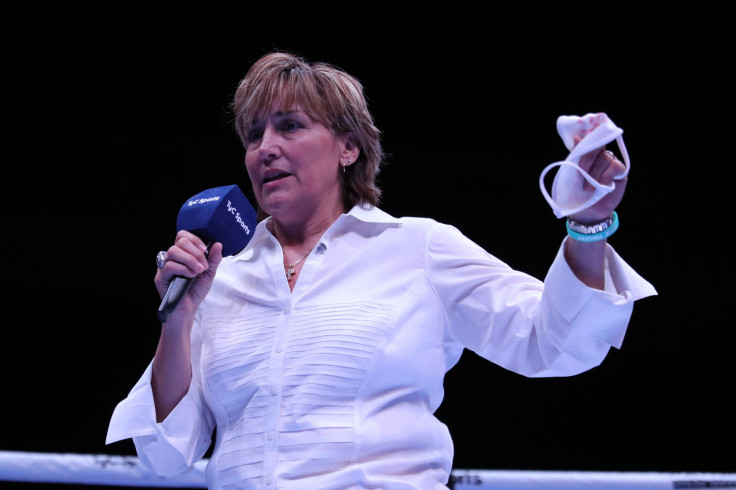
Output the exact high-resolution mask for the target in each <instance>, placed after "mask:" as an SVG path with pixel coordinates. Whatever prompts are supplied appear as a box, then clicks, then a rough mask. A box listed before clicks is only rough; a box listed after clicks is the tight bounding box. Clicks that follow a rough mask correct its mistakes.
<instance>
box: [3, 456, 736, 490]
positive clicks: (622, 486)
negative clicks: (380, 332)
mask: <svg viewBox="0 0 736 490" xmlns="http://www.w3.org/2000/svg"><path fill="white" fill-rule="evenodd" d="M206 465H207V460H202V461H199V462H198V463H196V464H195V465H194V468H193V469H192V470H191V471H189V472H188V473H185V474H182V475H177V476H175V477H171V478H163V477H160V476H157V475H156V474H154V473H153V472H152V471H150V470H149V469H147V468H146V467H144V466H143V465H142V464H141V463H140V461H139V460H138V458H136V457H134V456H111V455H107V454H97V455H94V454H93V455H88V454H53V453H28V452H13V451H0V481H16V482H40V483H76V484H87V485H110V486H129V487H169V488H174V487H188V488H206V483H205V476H204V468H205V466H206ZM452 478H453V481H454V488H455V490H471V489H472V490H486V489H488V490H490V489H494V490H499V489H501V490H575V489H596V490H660V489H661V490H673V489H674V490H677V489H700V488H736V473H635V472H586V471H504V470H455V471H453V472H452Z"/></svg>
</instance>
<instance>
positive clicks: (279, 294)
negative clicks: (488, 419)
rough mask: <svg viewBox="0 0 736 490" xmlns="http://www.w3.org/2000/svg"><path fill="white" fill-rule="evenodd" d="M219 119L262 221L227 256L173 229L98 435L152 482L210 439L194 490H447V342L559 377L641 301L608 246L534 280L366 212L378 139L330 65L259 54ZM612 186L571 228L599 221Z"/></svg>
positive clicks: (568, 251)
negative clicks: (133, 351) (185, 280)
mask: <svg viewBox="0 0 736 490" xmlns="http://www.w3.org/2000/svg"><path fill="white" fill-rule="evenodd" d="M234 112H235V115H236V128H237V131H238V134H239V135H240V138H241V139H242V141H243V144H244V146H245V149H246V153H245V163H246V167H247V170H248V175H249V177H250V180H251V183H252V185H253V191H254V193H255V197H256V200H257V202H258V206H259V208H260V213H261V215H262V216H263V218H264V219H262V220H261V221H260V222H259V224H258V227H257V229H256V231H255V233H254V236H253V238H252V240H251V241H250V242H249V244H248V246H247V247H246V248H245V249H244V250H243V251H242V252H241V253H239V254H237V255H236V256H233V257H227V258H225V259H223V258H222V248H221V245H220V244H215V245H214V246H212V248H211V250H210V251H209V252H207V250H206V246H205V244H204V243H202V241H201V240H199V239H198V238H197V237H196V236H194V235H192V234H190V233H188V232H186V231H182V232H180V233H178V234H177V237H176V241H175V244H174V245H173V246H172V247H171V248H169V249H168V251H167V253H166V260H165V261H164V264H163V266H162V267H161V268H160V269H159V270H158V272H157V273H156V278H155V284H156V287H157V288H158V290H159V293H160V294H161V295H163V294H164V293H165V292H166V289H167V287H168V284H169V282H170V281H171V280H172V278H173V277H174V276H176V275H184V276H187V277H192V278H196V279H195V280H193V281H192V287H191V288H190V290H189V291H188V293H187V295H186V296H185V297H184V299H183V300H182V301H181V302H180V303H179V305H178V307H177V308H176V310H174V312H173V313H172V314H171V315H170V316H169V318H168V320H167V321H166V323H165V324H164V325H163V326H162V330H161V337H160V341H159V345H158V348H157V350H156V354H155V357H154V359H153V361H152V363H151V365H150V366H149V367H148V369H147V370H146V372H145V373H144V375H143V377H142V378H141V379H140V381H139V382H138V383H137V384H136V386H135V387H134V388H133V390H132V391H131V393H130V394H129V396H128V398H126V399H125V400H124V401H122V402H121V403H120V404H119V405H118V407H117V408H116V410H115V412H114V414H113V417H112V421H111V424H110V429H109V432H108V443H110V442H114V441H117V440H121V439H124V438H133V441H134V442H135V445H136V449H137V451H138V455H139V457H140V458H141V460H142V461H143V462H144V463H145V464H147V465H149V466H150V467H152V468H153V469H155V471H156V472H158V473H160V474H162V475H166V474H173V473H176V472H180V471H185V470H186V469H187V468H188V467H190V466H191V464H192V463H193V462H195V461H197V460H198V459H200V458H201V457H202V456H203V455H204V454H205V452H206V451H207V450H208V448H209V446H210V442H211V439H210V438H211V437H212V434H213V431H214V430H215V429H216V442H215V448H214V452H213V453H212V456H211V458H210V462H209V464H208V466H207V470H206V474H207V481H208V485H209V486H210V487H211V488H302V489H303V488H310V489H312V488H314V489H345V488H382V489H404V488H417V489H429V488H446V487H445V484H446V483H447V482H448V480H449V476H450V471H451V468H452V457H453V446H452V441H451V439H450V435H449V433H448V430H447V428H446V427H445V426H444V425H443V424H442V423H441V422H440V421H439V420H437V419H436V418H435V417H434V416H433V413H434V412H435V410H436V409H437V408H438V406H439V404H440V402H441V400H442V395H443V388H442V383H443V378H444V375H445V373H446V372H447V371H448V370H449V369H450V368H451V367H452V366H453V365H454V364H455V363H456V362H457V361H458V359H459V357H460V355H461V353H462V351H463V349H464V348H468V349H471V350H473V351H475V352H476V353H478V354H479V355H481V356H483V357H485V358H487V359H488V360H490V361H492V362H495V363H497V364H499V365H501V366H503V367H505V368H507V369H510V370H512V371H515V372H517V373H520V374H523V375H526V376H540V377H542V376H570V375H574V374H577V373H580V372H582V371H585V370H587V369H590V368H592V367H594V366H596V365H598V364H599V363H600V362H601V361H602V360H603V358H604V357H605V356H606V354H607V352H608V350H609V348H610V347H611V346H615V347H619V346H620V344H621V341H622V339H623V335H624V333H625V330H626V327H627V324H628V321H629V318H630V315H631V311H632V307H633V302H634V301H635V300H636V299H639V298H642V297H645V296H648V295H651V294H655V292H654V290H653V288H652V287H651V285H649V284H648V283H647V282H646V281H644V280H643V279H642V278H641V277H639V276H638V275H637V274H636V273H635V272H634V271H633V270H631V268H630V267H629V266H628V265H627V264H626V263H625V262H624V261H623V260H621V259H620V258H619V257H618V255H617V254H616V253H615V252H614V251H613V250H612V249H611V248H610V246H608V245H607V244H606V240H605V239H601V240H598V241H582V240H575V239H572V238H570V237H566V239H565V240H564V242H563V245H562V247H561V248H560V252H559V253H558V255H557V258H556V259H555V261H554V263H553V264H552V266H551V268H550V271H549V273H548V275H547V278H546V279H545V282H544V283H542V282H540V281H539V280H537V279H535V278H533V277H530V276H528V275H526V274H523V273H521V272H518V271H514V270H512V269H511V268H509V267H508V266H507V265H506V264H504V263H503V262H501V261H499V260H498V259H496V258H495V257H493V256H492V255H490V254H488V253H487V252H485V251H484V250H482V249H481V248H480V247H479V246H477V245H476V244H474V243H473V242H471V241H470V240H469V239H467V238H466V237H464V236H463V235H462V234H461V233H460V232H459V231H458V230H457V229H455V228H454V227H452V226H448V225H444V224H440V223H437V222H435V221H433V220H430V219H421V218H400V219H398V218H394V217H392V216H389V215H388V214H386V213H384V212H383V211H381V210H380V209H378V208H377V207H376V205H377V204H378V201H379V197H380V191H379V189H378V188H377V187H376V185H375V178H376V175H377V173H378V170H379V167H380V164H381V161H382V158H383V155H382V150H381V146H380V143H379V131H378V129H376V127H375V126H374V124H373V121H372V117H371V115H370V113H369V111H368V109H367V105H366V101H365V99H364V96H363V90H362V87H361V85H360V83H359V82H358V81H357V80H355V79H354V78H353V77H351V76H349V75H348V74H346V73H344V72H342V71H340V70H338V69H336V68H334V67H332V66H329V65H326V64H320V63H317V64H313V65H310V64H308V63H306V62H305V61H304V60H302V59H300V58H297V57H295V56H292V55H290V54H286V53H271V54H268V55H266V56H264V57H263V58H261V59H260V60H258V61H257V62H256V63H255V64H254V65H253V66H252V67H251V69H250V70H249V72H248V73H247V75H246V77H245V78H244V79H243V81H242V82H241V84H240V86H239V88H238V90H237V93H236V95H235V101H234ZM580 165H581V167H582V168H584V169H586V170H587V171H588V172H589V173H590V174H591V175H593V176H594V177H595V178H596V179H597V180H598V181H600V182H601V183H603V184H610V183H611V182H612V179H613V178H614V177H615V176H617V175H619V174H620V173H621V172H622V171H623V165H622V164H621V162H619V161H618V160H616V159H615V158H613V156H612V155H611V154H609V153H606V152H605V151H602V149H601V151H595V152H592V153H590V154H588V155H586V156H585V157H584V158H583V159H581V161H580ZM624 188H625V180H624V181H621V182H619V183H617V185H616V190H615V191H614V192H612V193H610V194H609V195H608V196H607V197H605V198H604V199H602V200H601V201H599V202H598V203H596V204H595V205H594V206H592V207H590V208H588V209H586V210H583V211H581V212H579V213H578V214H576V215H575V216H573V217H572V218H573V219H574V220H575V221H577V222H579V223H585V224H594V223H599V222H602V221H605V220H607V219H609V218H610V217H611V216H612V215H613V212H614V210H615V208H616V206H617V205H618V203H619V202H620V200H621V197H622V195H623V191H624ZM596 236H598V237H599V238H600V237H603V236H604V235H596ZM606 270H607V271H608V279H606Z"/></svg>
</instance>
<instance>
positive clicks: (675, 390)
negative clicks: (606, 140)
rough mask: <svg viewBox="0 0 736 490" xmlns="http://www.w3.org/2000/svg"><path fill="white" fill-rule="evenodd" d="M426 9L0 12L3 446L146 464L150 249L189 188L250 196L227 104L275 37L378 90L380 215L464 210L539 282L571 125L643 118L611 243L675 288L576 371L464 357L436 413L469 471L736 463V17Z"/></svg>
mask: <svg viewBox="0 0 736 490" xmlns="http://www.w3.org/2000/svg"><path fill="white" fill-rule="evenodd" d="M407 9H408V12H407V13H405V14H404V15H402V16H399V15H397V14H396V12H394V11H392V10H387V11H385V12H380V11H379V12H373V13H375V14H376V15H375V16H373V15H371V16H367V15H366V12H361V11H360V10H359V9H356V10H355V11H353V12H346V11H345V10H344V9H342V8H340V7H329V8H328V7H310V8H304V7H303V10H297V11H293V10H290V9H289V8H288V6H286V5H281V6H280V5H274V6H273V9H271V10H269V9H263V11H258V12H257V11H255V10H253V9H251V8H248V9H246V10H244V11H243V12H236V11H225V10H223V11H220V12H206V13H205V12H200V11H197V10H194V9H193V10H191V11H189V12H183V13H182V12H177V13H176V14H174V13H171V14H170V15H160V16H156V17H155V19H154V18H152V17H151V16H150V15H149V12H145V11H141V12H122V11H120V12H118V11H114V10H113V9H111V10H110V11H109V12H105V13H102V12H99V11H89V10H87V11H85V12H70V11H68V10H64V11H48V10H45V11H43V12H30V13H24V14H20V13H17V14H14V15H9V16H8V17H7V18H6V19H5V23H6V24H7V26H6V27H7V29H5V31H4V33H3V53H4V54H3V73H4V74H3V76H2V79H3V86H4V89H3V92H2V95H3V107H4V111H3V119H4V121H5V129H4V131H3V139H4V142H3V144H2V150H1V151H2V155H3V156H2V163H3V174H4V177H3V184H4V185H3V188H4V190H5V191H6V192H7V193H8V194H6V196H5V199H4V210H3V221H4V222H5V223H6V226H5V230H4V232H3V242H4V246H3V249H4V250H5V253H4V254H3V256H4V261H3V264H4V267H3V279H4V281H3V282H4V288H3V290H4V294H3V298H4V306H5V308H4V309H5V316H4V317H5V322H4V328H3V334H2V339H3V340H2V346H3V356H2V357H1V358H2V365H0V367H1V368H2V370H3V373H4V383H3V385H4V386H3V388H4V389H3V397H2V399H3V402H2V409H1V410H2V412H1V413H2V415H3V420H4V424H3V425H4V429H3V431H2V435H0V450H8V451H33V452H54V453H67V452H68V453H82V454H101V453H106V454H133V451H134V449H133V447H132V444H131V443H130V441H124V442H119V443H115V444H112V445H110V446H105V444H104V440H105V434H106V430H107V423H108V421H109V418H110V415H111V414H112V411H113V409H114V407H115V405H116V404H117V403H118V402H119V401H120V400H121V399H123V398H124V397H125V396H126V394H127V392H128V391H129V389H130V388H131V387H132V386H133V384H134V383H135V381H136V380H137V379H138V377H139V376H140V374H141V373H142V371H143V370H144V368H145V366H146V365H147V363H148V362H149V360H150V358H151V356H152V355H153V352H154V349H155V346H156V341H157V338H158V331H159V326H158V324H157V321H156V317H155V309H156V308H157V306H158V303H159V300H158V296H157V293H156V292H155V289H154V287H153V275H154V272H155V265H154V256H155V255H156V252H157V251H158V250H161V249H165V248H167V247H168V245H169V244H170V242H171V241H172V239H173V236H174V234H175V231H176V230H175V219H176V214H177V212H178V209H179V207H180V206H181V204H182V203H183V202H184V200H186V199H187V198H188V197H190V196H192V195H193V194H195V193H197V192H199V191H201V190H204V189H206V188H210V187H214V186H219V185H226V184H232V183H236V184H239V185H240V186H241V188H242V189H243V190H244V191H246V194H248V192H249V189H250V185H249V183H248V180H247V175H246V173H245V170H244V167H243V165H242V160H243V156H244V152H243V149H242V147H241V146H240V143H239V141H238V139H237V137H236V135H235V131H234V128H233V124H232V117H231V115H230V113H229V112H228V107H229V104H230V101H231V97H232V95H233V93H234V91H235V88H236V85H237V83H238V82H239V80H240V79H241V78H242V77H243V75H244V74H245V72H246V70H247V68H248V66H249V65H250V63H251V62H252V61H254V60H255V59H256V58H258V57H259V56H261V55H262V54H264V53H265V52H267V51H269V50H271V49H275V48H279V49H285V50H290V51H294V52H297V53H298V54H301V55H303V56H305V57H307V58H308V59H311V60H321V61H327V62H330V63H333V64H335V65H338V66H340V67H342V68H344V69H346V70H347V71H348V72H350V73H352V74H353V75H355V76H356V77H357V78H359V79H360V80H361V81H362V83H363V84H364V86H365V90H366V95H367V97H368V99H369V104H370V106H371V108H372V111H373V113H374V116H375V119H376V124H377V125H378V127H379V128H380V129H381V130H382V131H383V144H384V147H385V150H386V151H387V153H388V154H389V159H388V164H387V166H386V167H385V168H384V170H383V171H382V173H381V174H380V184H381V187H382V189H383V191H384V196H383V204H382V207H383V209H385V210H386V211H388V212H390V213H391V214H394V215H397V216H402V215H414V216H428V217H432V218H435V219H438V220H440V221H444V222H447V223H451V224H454V225H456V226H458V227H459V228H460V229H461V230H462V231H463V232H465V233H466V234H467V235H468V236H469V237H471V238H472V239H474V240H475V241H477V242H478V243H480V244H481V245H483V246H484V247H485V248H486V249H487V250H489V251H490V252H491V253H493V254H494V255H496V256H498V257H499V258H501V259H502V260H504V261H506V262H507V263H509V264H510V265H512V266H514V267H516V268H519V269H522V270H525V271H527V272H529V273H531V274H533V275H535V276H537V277H540V278H542V277H543V276H544V274H545V271H546V268H547V266H548V265H549V263H550V262H551V260H552V258H553V257H554V254H555V253H556V251H557V248H558V246H559V243H560V241H561V239H562V238H563V236H564V223H563V222H562V221H561V220H558V219H556V218H555V217H554V215H553V214H552V212H551V210H550V208H549V206H548V204H547V203H546V201H545V200H544V199H543V197H542V195H541V193H540V191H539V187H538V184H537V179H538V176H539V173H540V172H541V170H542V169H543V168H544V166H545V165H547V164H548V163H551V162H553V161H558V160H561V159H563V158H564V157H565V156H566V154H567V150H566V149H565V148H564V146H563V145H562V142H561V140H560V139H559V136H558V135H557V133H556V129H555V121H556V118H557V117H558V116H559V115H563V114H568V115H582V114H586V113H588V112H599V111H600V112H606V113H607V114H608V115H609V116H610V117H611V119H612V120H613V121H614V122H615V123H616V124H617V125H618V126H619V127H621V128H623V129H624V140H625V142H626V145H627V149H628V151H629V154H630V156H631V161H632V169H631V173H630V182H629V186H628V189H627V195H626V197H625V199H624V202H623V203H622V204H621V206H620V207H619V216H620V220H621V229H620V231H619V232H618V233H617V234H616V235H614V236H613V237H612V238H611V240H610V243H611V244H612V245H613V246H614V247H615V248H616V250H617V251H618V252H619V253H620V254H621V255H622V256H623V257H624V258H625V260H627V262H628V263H629V264H631V265H632V266H633V267H634V268H635V269H636V270H637V271H638V272H639V273H640V274H641V275H643V276H644V277H645V278H646V279H648V280H649V281H650V282H652V284H653V285H654V286H655V287H656V288H657V290H658V292H659V295H658V296H656V297H652V298H648V299H645V300H642V301H640V302H638V303H637V304H636V306H635V308H634V314H633V317H632V321H631V324H630V327H629V332H628V334H627V336H626V339H625V341H624V344H623V348H622V349H621V350H620V351H619V350H615V349H614V350H612V351H611V353H610V355H609V356H608V357H607V359H606V360H605V361H604V362H603V364H602V365H601V366H600V367H598V368H596V369H594V370H591V371H589V372H587V373H584V374H581V375H579V376H576V377H572V378H565V379H526V378H523V377H521V376H518V375H515V374H512V373H510V372H507V371H504V370H503V369H501V368H499V367H497V366H494V365H492V364H490V363H488V362H486V361H482V360H479V359H478V358H476V357H475V356H474V355H473V354H471V353H466V354H465V355H464V356H463V359H462V360H461V362H460V363H459V365H458V366H456V367H455V368H454V369H453V370H452V371H450V373H449V374H448V376H447V379H446V398H445V402H444V404H443V406H442V407H441V408H440V410H439V412H438V414H437V415H438V416H439V417H440V418H441V419H442V420H443V421H444V422H445V423H447V425H448V426H449V428H450V431H451V433H452V434H453V437H454V440H455V443H456V456H455V467H456V468H459V469H462V468H488V469H540V470H543V469H550V470H596V471H660V472H680V471H685V472H701V471H704V472H732V471H734V470H736V465H735V464H734V461H736V459H735V458H734V450H733V441H734V436H736V430H735V425H736V424H735V423H734V415H733V401H732V398H733V391H734V389H733V376H734V373H735V372H736V369H734V355H733V350H734V346H733V342H734V338H735V336H734V322H733V316H732V313H731V309H732V305H733V298H732V295H731V289H732V288H731V286H732V284H733V267H732V263H731V256H732V240H731V238H730V236H731V232H732V230H733V228H734V214H733V206H732V204H731V197H732V195H733V192H734V191H733V180H732V177H733V171H732V167H733V165H734V149H733V144H732V143H733V137H732V136H731V134H730V133H729V131H730V130H731V129H732V128H733V123H732V121H731V119H732V114H733V112H732V110H731V109H732V107H731V102H732V95H731V91H732V82H733V78H732V76H731V75H730V72H729V71H728V70H727V67H728V65H730V64H731V63H732V53H731V51H729V50H727V49H726V46H725V45H724V43H725V41H726V39H727V38H728V37H727V35H726V34H727V33H726V31H724V29H723V28H722V26H721V22H720V19H721V18H722V16H723V15H725V14H723V13H721V12H706V11H701V12H698V13H697V14H693V13H692V12H685V11H682V12H679V11H668V12H658V13H657V14H656V15H654V14H652V15H651V18H645V17H643V15H642V13H641V12H626V13H624V12H619V13H618V15H616V12H617V11H616V10H615V9H612V10H614V11H613V12H604V13H594V12H587V13H588V14H589V15H586V16H585V17H584V18H583V17H578V18H575V19H574V18H573V17H572V16H571V15H572V14H578V15H579V14H580V13H581V12H584V7H582V6H580V7H578V6H570V10H569V11H560V10H554V9H550V10H549V11H540V10H534V11H533V12H531V11H527V12H525V11H524V9H523V8H522V9H519V12H513V13H509V12H505V13H502V12H496V11H491V12H478V11H462V12H460V13H457V14H449V13H447V12H446V11H444V10H437V11H432V10H431V9H429V8H428V7H426V6H422V7H421V8H420V7H417V8H408V7H407ZM581 9H582V10H581ZM613 149H615V147H614V148H613Z"/></svg>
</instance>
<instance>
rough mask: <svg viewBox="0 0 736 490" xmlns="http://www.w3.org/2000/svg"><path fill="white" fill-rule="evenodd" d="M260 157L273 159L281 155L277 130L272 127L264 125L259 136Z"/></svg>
mask: <svg viewBox="0 0 736 490" xmlns="http://www.w3.org/2000/svg"><path fill="white" fill-rule="evenodd" d="M258 151H259V154H260V157H261V159H263V160H275V159H276V158H278V157H279V156H281V148H280V146H279V134H278V131H276V130H274V128H272V127H266V129H264V130H263V135H262V136H261V144H260V146H259V148H258Z"/></svg>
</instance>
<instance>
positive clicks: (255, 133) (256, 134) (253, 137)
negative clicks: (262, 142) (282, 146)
mask: <svg viewBox="0 0 736 490" xmlns="http://www.w3.org/2000/svg"><path fill="white" fill-rule="evenodd" d="M262 134H263V133H262V132H261V131H260V130H256V129H253V130H251V131H250V132H248V141H249V142H251V143H252V142H253V141H258V140H259V139H261V135H262Z"/></svg>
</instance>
